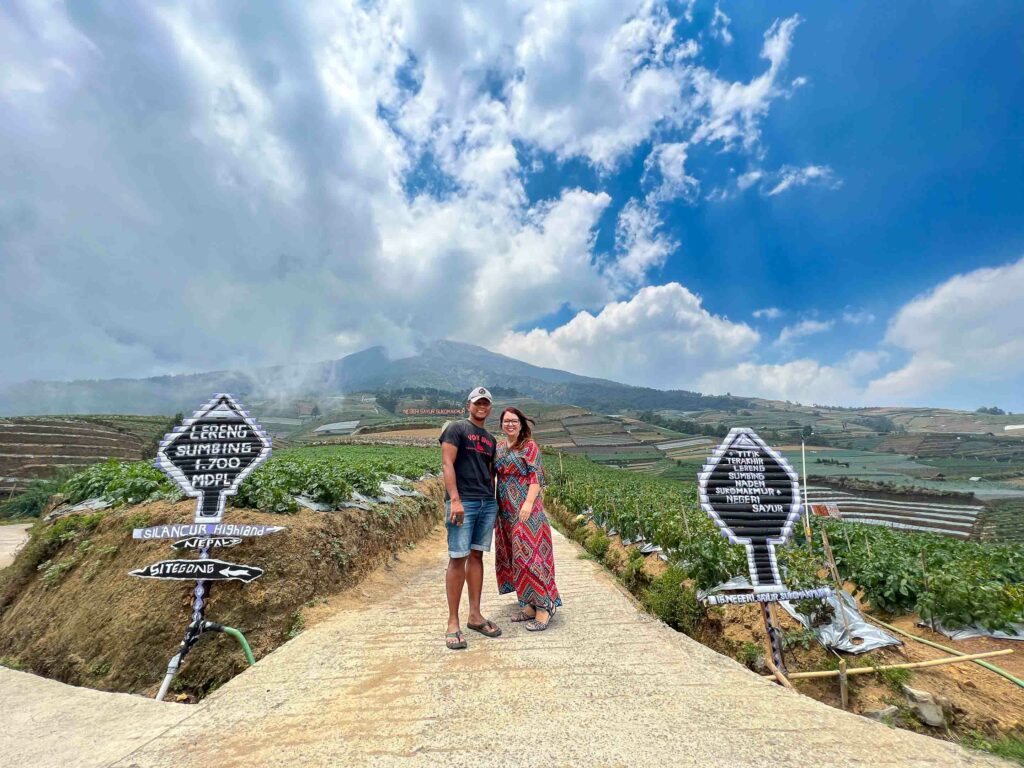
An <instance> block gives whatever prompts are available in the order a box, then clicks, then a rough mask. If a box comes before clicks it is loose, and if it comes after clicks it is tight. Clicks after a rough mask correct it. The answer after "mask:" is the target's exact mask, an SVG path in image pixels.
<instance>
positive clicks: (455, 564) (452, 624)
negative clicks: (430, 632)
mask: <svg viewBox="0 0 1024 768" xmlns="http://www.w3.org/2000/svg"><path fill="white" fill-rule="evenodd" d="M472 554H479V553H478V552H474V553H472ZM469 559H470V558H468V557H449V558H448V570H447V571H445V575H444V587H445V592H446V593H447V594H448V629H447V631H448V632H456V631H458V630H459V629H461V627H460V626H459V603H460V602H462V585H463V584H465V583H466V561H467V560H469ZM469 594H470V598H469V599H470V602H471V603H472V600H473V590H472V587H470V593H469ZM476 602H477V612H478V613H479V610H480V589H479V587H478V588H477V593H476ZM472 616H473V611H472V608H470V621H472Z"/></svg>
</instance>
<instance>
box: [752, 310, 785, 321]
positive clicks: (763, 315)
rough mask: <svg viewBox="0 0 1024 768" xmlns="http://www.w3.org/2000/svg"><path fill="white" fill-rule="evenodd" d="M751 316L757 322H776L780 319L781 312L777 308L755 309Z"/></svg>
mask: <svg viewBox="0 0 1024 768" xmlns="http://www.w3.org/2000/svg"><path fill="white" fill-rule="evenodd" d="M751 314H753V316H754V317H756V318H757V319H758V320H777V319H778V318H780V317H782V310H781V309H779V308H778V307H764V308H763V309H755V310H754V311H753V312H752V313H751Z"/></svg>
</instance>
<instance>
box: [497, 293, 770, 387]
mask: <svg viewBox="0 0 1024 768" xmlns="http://www.w3.org/2000/svg"><path fill="white" fill-rule="evenodd" d="M759 339H760V336H759V334H758V333H757V331H755V330H754V329H753V328H751V327H750V326H748V325H746V324H745V323H735V322H732V321H730V320H728V319H726V318H724V317H720V316H717V315H714V314H712V313H710V312H708V310H707V309H705V308H704V307H703V306H702V303H701V299H700V297H699V296H697V295H696V294H694V293H692V292H691V291H689V290H687V289H686V288H685V287H684V286H682V285H680V284H679V283H668V284H666V285H656V286H647V287H645V288H642V289H641V290H640V291H638V292H637V293H636V295H635V296H633V298H631V299H629V300H628V301H618V302H612V303H610V304H608V305H607V306H605V308H604V309H603V310H601V311H600V312H599V313H597V314H596V315H594V314H591V313H589V312H580V313H579V314H577V315H576V316H575V317H574V318H573V319H572V320H570V321H569V322H567V323H566V324H565V325H562V326H560V327H558V328H555V329H554V330H551V331H548V330H544V329H534V330H532V331H529V332H525V333H521V332H512V333H508V334H506V335H505V337H504V338H503V339H502V341H501V343H500V345H499V347H498V348H499V350H500V351H501V352H503V353H505V354H507V355H510V356H512V357H516V358H519V359H521V360H525V361H527V362H530V363H534V364H535V365H542V366H550V367H558V368H564V369H567V370H571V371H574V372H577V373H581V374H586V375H590V376H597V377H600V378H609V379H614V380H618V381H625V382H628V383H632V384H642V385H645V386H651V387H660V388H692V387H694V386H696V384H697V382H698V380H699V376H700V373H701V372H702V371H705V370H708V369H712V368H718V367H720V366H724V365H730V364H732V363H735V362H737V361H739V360H742V359H743V358H744V357H745V356H746V355H748V354H749V353H750V351H751V350H752V349H753V347H754V346H755V345H756V344H757V342H758V341H759Z"/></svg>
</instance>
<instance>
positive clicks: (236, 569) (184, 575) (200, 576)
mask: <svg viewBox="0 0 1024 768" xmlns="http://www.w3.org/2000/svg"><path fill="white" fill-rule="evenodd" d="M129 573H130V574H131V575H132V576H140V577H142V578H144V579H172V580H177V581H199V580H207V581H228V580H235V581H244V582H245V583H246V584H248V583H249V582H250V581H253V580H254V579H258V578H259V577H260V576H262V575H263V569H262V568H257V567H256V566H254V565H240V564H238V563H226V562H224V561H223V560H161V561H160V562H159V563H153V564H151V565H147V566H146V567H145V568H137V569H136V570H134V571H129Z"/></svg>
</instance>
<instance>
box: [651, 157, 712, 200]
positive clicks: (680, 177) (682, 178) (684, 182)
mask: <svg viewBox="0 0 1024 768" xmlns="http://www.w3.org/2000/svg"><path fill="white" fill-rule="evenodd" d="M688 147H689V145H688V144H687V143H686V142H676V143H666V144H658V145H657V146H655V147H654V148H653V149H652V150H651V152H650V154H649V155H647V159H646V160H644V175H643V180H642V181H643V182H644V183H647V182H650V181H652V180H653V179H655V178H660V184H659V185H658V186H657V187H656V188H655V189H653V190H652V191H651V192H649V193H648V195H647V201H648V203H651V204H654V203H659V202H665V201H668V200H675V199H677V198H684V199H686V200H690V201H692V200H693V199H694V197H695V196H696V194H697V192H698V191H699V189H700V182H699V181H698V180H697V179H696V178H695V177H693V176H690V175H688V174H687V173H686V150H687V148H688Z"/></svg>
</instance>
